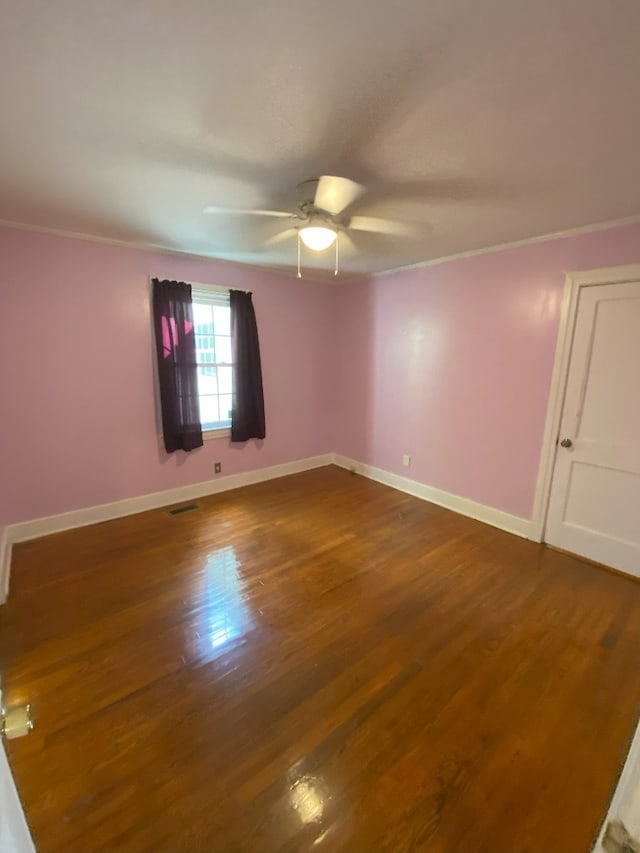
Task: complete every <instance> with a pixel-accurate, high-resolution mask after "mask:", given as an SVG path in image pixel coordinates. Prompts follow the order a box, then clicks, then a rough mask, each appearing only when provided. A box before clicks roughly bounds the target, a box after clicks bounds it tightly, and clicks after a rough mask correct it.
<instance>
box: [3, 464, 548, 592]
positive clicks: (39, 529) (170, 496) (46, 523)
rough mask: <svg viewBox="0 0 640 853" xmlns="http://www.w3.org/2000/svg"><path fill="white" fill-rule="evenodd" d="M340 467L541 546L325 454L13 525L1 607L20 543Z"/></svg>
mask: <svg viewBox="0 0 640 853" xmlns="http://www.w3.org/2000/svg"><path fill="white" fill-rule="evenodd" d="M332 463H333V464H335V465H338V466H340V467H341V468H346V469H347V470H354V471H356V472H357V473H358V474H362V475H363V476H365V477H368V478H369V479H371V480H376V481H377V482H378V483H384V484H385V485H387V486H391V487H392V488H394V489H398V490H399V491H401V492H406V493H407V494H410V495H414V496H415V497H418V498H422V499H423V500H426V501H430V502H431V503H435V504H438V505H439V506H443V507H446V508H447V509H451V510H453V511H454V512H458V513H460V514H461V515H467V516H469V517H470V518H475V519H478V520H479V521H483V522H485V523H486V524H491V525H493V527H499V528H500V529H502V530H507V531H508V532H509V533H515V534H516V535H518V536H524V537H525V538H529V539H535V540H536V541H540V540H539V538H537V536H539V533H540V531H538V527H539V525H537V524H536V523H535V522H533V521H529V520H527V519H525V518H519V517H518V516H515V515H510V514H509V513H507V512H502V511H501V510H499V509H495V508H494V507H490V506H486V505H484V504H480V503H476V502H475V501H472V500H469V499H468V498H461V497H459V496H458V495H452V494H450V493H449V492H444V491H442V490H441V489H435V488H433V487H431V486H425V485H424V484H423V483H418V482H417V481H416V480H410V479H409V478H407V477H400V476H399V475H397V474H391V473H390V472H388V471H383V470H382V469H381V468H375V467H374V466H373V465H365V464H364V463H362V462H358V461H356V460H355V459H349V458H347V457H346V456H342V455H340V454H339V453H325V454H323V455H321V456H310V457H308V458H306V459H298V460H296V461H295V462H284V463H283V464H281V465H272V466H271V467H269V468H256V469H255V470H253V471H247V472H245V473H243V474H230V475H227V476H225V477H217V478H215V479H213V480H205V481H204V482H201V483H193V484H192V485H188V486H178V487H177V488H175V489H165V490H163V491H161V492H153V493H151V494H148V495H141V496H139V497H135V498H125V499H124V500H120V501H114V502H113V503H108V504H99V505H98V506H92V507H84V508H83V509H77V510H71V511H70V512H63V513H61V514H60V515H49V516H46V517H44V518H35V519H32V520H31V521H21V522H18V523H17V524H9V525H8V526H7V527H5V528H4V529H2V530H0V604H1V603H2V602H3V601H5V600H6V597H7V594H8V591H9V575H10V566H11V546H12V545H13V544H14V543H17V542H26V541H27V540H29V539H38V538H39V537H40V536H48V535H49V534H51V533H60V532H61V531H63V530H71V529H72V528H75V527H85V526H87V525H89V524H97V523H98V522H101V521H110V520H111V519H114V518H122V517H123V516H125V515H134V514H135V513H137V512H145V511H146V510H149V509H158V508H159V507H163V506H169V505H171V504H176V503H181V502H182V501H190V500H195V499H196V498H202V497H205V496H206V495H214V494H217V493H219V492H226V491H229V490H230V489H238V488H240V487H242V486H250V485H252V484H253V483H262V482H265V481H267V480H275V479H277V478H278V477H286V476H288V475H289V474H297V473H299V472H301V471H310V470H311V469H313V468H321V467H323V466H324V465H331V464H332Z"/></svg>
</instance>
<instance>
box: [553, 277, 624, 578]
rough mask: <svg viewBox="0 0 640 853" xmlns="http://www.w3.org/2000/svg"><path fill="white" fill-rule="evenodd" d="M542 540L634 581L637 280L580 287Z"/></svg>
mask: <svg viewBox="0 0 640 853" xmlns="http://www.w3.org/2000/svg"><path fill="white" fill-rule="evenodd" d="M545 540H546V541H547V542H549V544H551V545H556V546H557V547H558V548H564V549H566V550H567V551H572V552H574V553H576V554H581V555H582V556H584V557H588V558H589V559H592V560H596V561H597V562H599V563H604V564H605V565H607V566H612V567H613V568H616V569H621V570H622V571H624V572H629V573H630V574H633V575H638V576H640V281H635V282H625V283H622V284H600V285H591V286H586V287H582V288H580V295H579V302H578V310H577V316H576V325H575V331H574V337H573V346H572V350H571V359H570V363H569V373H568V377H567V387H566V393H565V401H564V407H563V410H562V418H561V424H560V435H559V439H558V447H557V452H556V460H555V467H554V473H553V482H552V486H551V497H550V501H549V512H548V516H547V527H546V532H545Z"/></svg>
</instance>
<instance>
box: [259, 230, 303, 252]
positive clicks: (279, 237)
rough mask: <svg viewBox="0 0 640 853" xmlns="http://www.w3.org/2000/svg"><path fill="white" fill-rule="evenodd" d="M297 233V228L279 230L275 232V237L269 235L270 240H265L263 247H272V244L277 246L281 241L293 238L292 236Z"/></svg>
mask: <svg viewBox="0 0 640 853" xmlns="http://www.w3.org/2000/svg"><path fill="white" fill-rule="evenodd" d="M297 233H298V229H297V228H286V229H285V230H284V231H279V232H278V233H277V234H274V235H273V237H269V239H268V240H265V241H264V243H263V244H262V246H261V248H262V249H270V248H271V247H272V246H277V245H278V244H279V243H284V241H285V240H289V239H291V237H293V236H294V235H295V234H297Z"/></svg>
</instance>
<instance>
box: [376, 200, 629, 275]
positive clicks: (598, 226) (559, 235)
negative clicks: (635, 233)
mask: <svg viewBox="0 0 640 853" xmlns="http://www.w3.org/2000/svg"><path fill="white" fill-rule="evenodd" d="M637 223H640V213H639V214H636V215H634V216H626V217H624V218H623V219H611V220H609V221H607V222H597V223H594V224H593V225H579V226H576V227H575V228H566V229H565V230H564V231H552V232H550V233H549V234H540V235H539V236H537V237H523V238H522V239H521V240H512V241H511V242H509V243H495V244H494V245H492V246H485V247H483V248H480V249H470V250H469V251H468V252H456V253H455V254H453V255H443V256H442V257H439V258H431V259H430V260H428V261H418V263H415V264H407V265H406V266H401V267H394V268H393V269H389V270H384V271H382V272H376V273H369V274H368V275H367V276H366V278H380V277H382V276H385V275H393V274H394V273H398V272H408V271H410V270H419V269H423V268H424V267H435V266H437V265H438V264H445V263H447V262H448V261H458V260H462V259H463V258H474V257H476V255H490V254H492V253H493V252H502V251H504V250H505V249H517V248H518V247H520V246H532V245H535V244H536V243H547V242H549V241H551V240H562V239H563V238H565V237H577V236H579V235H580V234H591V233H593V232H594V231H607V230H609V229H611V228H620V227H622V226H623V225H636V224H637Z"/></svg>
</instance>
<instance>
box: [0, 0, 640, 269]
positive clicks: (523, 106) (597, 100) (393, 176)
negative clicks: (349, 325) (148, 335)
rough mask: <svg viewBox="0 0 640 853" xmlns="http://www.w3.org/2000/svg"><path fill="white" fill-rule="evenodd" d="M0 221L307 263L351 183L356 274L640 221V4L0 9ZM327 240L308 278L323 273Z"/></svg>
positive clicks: (343, 2)
mask: <svg viewBox="0 0 640 853" xmlns="http://www.w3.org/2000/svg"><path fill="white" fill-rule="evenodd" d="M0 15H1V30H0V116H1V127H2V130H1V133H0V219H3V220H9V221H12V222H20V223H26V224H29V225H34V226H41V227H48V228H54V229H61V230H67V231H72V232H78V233H82V234H93V235H97V236H100V237H107V238H112V239H116V240H130V241H134V242H140V243H149V244H155V245H159V246H163V247H166V248H169V249H177V250H180V251H187V252H193V253H197V254H205V255H211V256H214V257H219V258H225V259H229V260H234V261H242V262H247V263H251V264H264V265H268V266H275V267H293V266H294V264H295V240H294V239H293V238H292V239H291V240H290V241H288V242H284V243H281V244H280V245H278V246H277V247H274V248H273V249H271V250H270V251H264V250H262V249H261V244H262V243H263V241H264V240H265V239H266V238H268V237H269V236H271V235H273V234H274V233H276V232H277V231H278V230H280V229H282V228H284V227H287V223H286V221H278V220H274V221H273V222H271V221H267V220H264V219H249V218H244V217H238V216H229V217H226V216H220V215H215V216H212V215H208V216H207V215H204V214H203V213H202V208H203V207H204V206H205V205H221V206H227V205H228V206H230V207H251V206H258V207H277V208H284V209H292V210H293V209H294V208H295V204H296V201H297V196H296V192H295V186H296V184H297V183H298V182H299V181H301V180H304V179H306V178H310V177H314V176H317V175H320V174H334V175H343V176H346V177H350V178H353V179H354V180H357V181H360V182H362V183H364V184H366V186H367V187H368V189H369V192H368V193H367V195H365V196H364V197H363V198H362V199H360V201H358V202H357V203H356V205H355V206H354V210H353V211H352V212H353V213H357V214H365V215H374V216H384V217H390V218H393V219H400V220H404V221H407V222H413V223H417V225H418V229H417V234H416V236H415V237H412V238H410V239H409V238H406V237H405V238H401V237H383V236H380V235H363V234H358V235H354V243H353V246H352V247H347V246H344V247H343V249H344V251H343V252H342V259H341V261H342V262H341V266H342V268H343V270H344V272H345V274H353V273H361V272H372V271H379V270H386V269H392V268H396V267H399V266H404V265H409V264H414V263H418V262H421V261H425V260H428V259H432V258H437V257H442V256H448V255H451V254H455V253H459V252H465V251H470V250H473V249H478V248H482V247H486V246H491V245H495V244H501V243H505V242H510V241H515V240H519V239H523V238H527V237H532V236H537V235H540V234H545V233H550V232H555V231H559V230H564V229H570V228H574V227H578V226H583V225H589V224H593V223H599V222H606V221H611V220H617V219H621V218H626V217H630V216H635V215H637V214H640V169H639V168H638V155H639V152H640V97H639V94H640V85H639V84H640V50H639V48H638V38H639V35H640V2H638V0H394V2H383V0H378V2H376V1H375V0H313V1H312V2H309V0H272V1H271V2H264V0H232V2H231V0H213V1H212V0H173V1H172V0H126V2H124V0H109V2H92V0H89V2H88V0H52V1H51V2H43V0H0ZM332 261H333V258H332V252H331V250H329V251H328V252H324V253H322V254H319V255H315V256H311V255H310V253H307V254H306V255H305V257H304V258H303V262H304V264H305V266H307V268H309V267H311V266H313V265H316V266H318V267H319V268H326V269H331V268H332Z"/></svg>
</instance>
